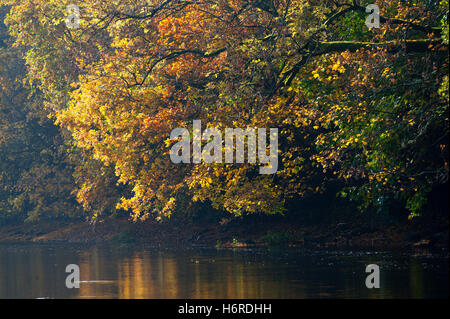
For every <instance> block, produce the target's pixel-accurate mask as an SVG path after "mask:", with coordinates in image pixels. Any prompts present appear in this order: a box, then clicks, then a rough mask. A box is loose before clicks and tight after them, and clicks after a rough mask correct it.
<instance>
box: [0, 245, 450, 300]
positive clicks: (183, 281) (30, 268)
mask: <svg viewBox="0 0 450 319" xmlns="http://www.w3.org/2000/svg"><path fill="white" fill-rule="evenodd" d="M369 263H377V264H379V265H380V267H381V270H382V276H381V288H380V289H374V290H369V289H367V288H366V287H365V284H364V282H365V276H366V275H367V274H366V273H365V272H364V270H365V266H366V265H367V264H369ZM68 264H78V265H79V266H80V273H81V283H80V289H67V288H66V287H65V279H66V276H67V274H66V273H65V267H66V265H68ZM447 283H448V256H446V257H440V258H437V257H433V258H429V257H423V256H422V257H421V256H415V257H409V256H392V255H390V254H366V253H359V254H357V253H353V252H348V253H344V252H342V253H336V252H323V251H322V252H306V251H298V250H279V251H267V250H256V251H246V250H239V251H216V250H184V251H170V250H152V249H144V248H142V247H133V246H122V247H113V246H104V247H77V246H70V245H49V246H43V245H0V298H430V297H432V298H436V297H438V298H439V297H441V298H447V297H448V285H447Z"/></svg>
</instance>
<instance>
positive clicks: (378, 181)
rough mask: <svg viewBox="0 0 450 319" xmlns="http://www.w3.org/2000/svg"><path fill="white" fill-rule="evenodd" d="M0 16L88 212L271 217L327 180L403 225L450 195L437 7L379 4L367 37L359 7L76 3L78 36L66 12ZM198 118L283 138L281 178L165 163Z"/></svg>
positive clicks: (43, 8)
mask: <svg viewBox="0 0 450 319" xmlns="http://www.w3.org/2000/svg"><path fill="white" fill-rule="evenodd" d="M0 4H7V5H9V6H11V13H10V14H9V15H8V17H7V19H6V22H7V24H8V26H9V29H10V32H11V34H12V35H13V36H14V37H15V45H16V46H17V47H20V48H22V49H23V50H24V52H25V60H26V66H27V71H26V72H27V76H26V79H27V82H28V85H29V86H30V87H35V86H36V87H37V88H39V90H40V91H42V94H43V97H44V100H45V107H46V109H48V110H52V116H53V117H54V119H55V121H56V123H57V124H58V125H59V126H60V127H61V128H63V129H66V130H68V131H70V133H71V138H72V139H73V148H72V150H71V152H72V156H74V157H75V158H76V161H75V162H76V165H77V168H76V176H77V185H78V186H77V199H78V201H79V202H80V203H81V204H82V205H83V206H84V208H85V209H87V210H89V211H91V212H95V213H103V212H104V211H110V210H113V209H114V208H115V209H124V210H128V211H130V212H131V214H132V216H133V218H134V220H138V219H146V218H148V217H149V216H152V215H155V214H156V215H157V216H160V217H161V216H170V214H171V213H172V212H173V211H174V210H175V209H176V205H177V198H178V197H180V196H181V197H184V196H188V197H189V198H192V200H194V201H209V202H211V204H212V206H213V207H214V208H216V209H223V210H226V211H228V212H230V213H233V214H234V215H237V216H239V215H241V214H244V213H266V214H280V213H283V211H284V210H285V205H286V202H287V201H289V200H290V199H292V198H298V197H302V196H303V197H305V196H308V195H310V194H315V193H321V192H323V191H324V190H325V188H326V186H327V184H329V183H330V182H331V181H335V180H338V181H340V182H341V183H342V185H344V186H345V188H344V189H343V190H342V192H341V194H342V195H343V196H347V197H350V198H351V199H352V200H357V201H358V202H359V203H361V208H362V209H369V208H371V207H376V208H377V207H378V208H382V207H384V206H385V205H386V203H388V202H389V201H393V200H396V201H401V202H403V203H404V205H405V207H407V208H408V209H410V211H411V216H415V215H417V214H419V213H420V212H421V210H422V209H423V206H424V204H425V203H426V199H427V196H428V193H429V192H430V191H431V190H432V189H433V188H434V187H436V186H437V185H440V184H443V183H447V182H448V76H447V74H448V22H447V17H448V1H446V0H443V1H441V3H440V4H439V3H438V2H435V1H425V0H416V1H409V2H405V1H400V0H384V1H376V4H377V5H379V7H380V9H381V27H380V28H379V29H368V28H367V27H366V26H365V24H364V21H365V18H366V16H367V14H366V12H365V6H366V3H360V1H323V0H322V1H319V0H317V1H316V0H313V1H305V0H274V1H270V0H258V1H247V0H218V1H214V2H211V1H204V0H198V1H194V2H192V1H185V0H148V1H132V0H127V1H106V0H100V1H93V0H80V1H78V2H77V4H78V5H79V6H80V7H81V8H82V10H81V13H82V16H81V25H80V28H78V29H69V28H67V27H66V25H65V23H64V20H65V14H66V13H65V8H66V5H67V4H68V1H56V0H48V1H38V2H35V1H31V0H20V1H18V0H1V1H0ZM194 119H200V120H202V123H207V124H206V126H207V127H216V128H219V129H224V128H233V127H241V128H247V127H248V128H253V127H261V128H264V127H265V128H271V127H276V128H279V131H280V141H279V148H280V149H279V157H280V161H279V162H280V167H279V169H278V171H277V173H276V174H274V175H259V174H258V167H259V166H260V163H255V164H250V163H245V164H218V163H216V164H205V163H202V164H199V165H194V164H185V165H180V164H173V163H172V162H171V161H170V158H169V151H170V148H171V146H172V145H173V144H174V143H175V142H176V141H174V140H170V139H169V136H170V132H171V131H172V130H173V129H174V128H177V127H187V128H189V129H190V130H191V131H192V120H194ZM116 178H117V179H116ZM116 183H118V185H119V186H117V185H116ZM103 194H105V195H103ZM180 194H182V195H180ZM19 202H20V201H19ZM94 206H95V207H94Z"/></svg>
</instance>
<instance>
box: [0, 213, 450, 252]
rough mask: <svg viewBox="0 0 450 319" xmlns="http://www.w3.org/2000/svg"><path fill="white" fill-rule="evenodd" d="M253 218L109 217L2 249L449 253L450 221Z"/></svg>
mask: <svg viewBox="0 0 450 319" xmlns="http://www.w3.org/2000/svg"><path fill="white" fill-rule="evenodd" d="M269 218H270V217H247V218H243V219H229V220H228V219H225V220H222V221H221V222H201V223H198V222H180V221H178V222H176V221H175V222H171V221H169V222H164V223H159V222H154V221H152V222H144V223H141V222H140V223H132V222H130V221H128V220H127V219H123V218H113V217H108V218H105V219H103V220H101V221H99V222H97V223H96V224H95V225H92V224H90V223H89V222H86V221H77V222H67V221H66V222H63V221H52V222H43V221H42V222H39V223H33V224H30V223H21V224H16V225H6V226H0V243H21V242H34V243H51V242H66V243H102V242H116V243H119V244H120V243H145V244H150V245H154V246H180V247H181V246H217V247H251V246H269V245H289V246H308V247H317V248H330V247H340V248H344V247H355V248H356V247H358V248H376V249H402V248H413V247H427V248H428V247H429V248H438V249H448V245H449V232H448V218H445V219H442V220H439V221H434V222H433V223H432V224H430V223H423V222H420V223H415V222H411V221H405V222H401V223H395V224H394V225H385V224H383V223H376V224H373V223H369V222H367V221H366V220H364V219H361V220H359V219H358V218H354V219H353V220H345V221H336V222H333V223H319V224H313V225H305V224H304V223H301V222H297V221H295V220H292V219H284V218H272V220H270V222H268V219H269Z"/></svg>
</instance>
